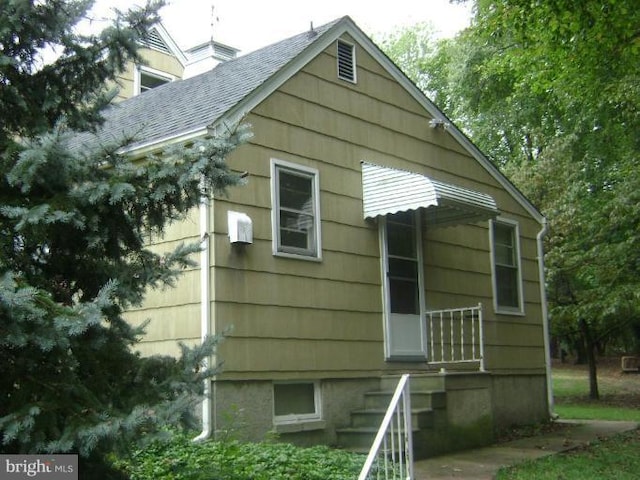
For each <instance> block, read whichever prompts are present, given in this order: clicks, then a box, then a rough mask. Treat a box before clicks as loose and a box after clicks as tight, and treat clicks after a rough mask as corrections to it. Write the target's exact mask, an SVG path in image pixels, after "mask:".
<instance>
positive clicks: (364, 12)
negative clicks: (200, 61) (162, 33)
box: [96, 0, 472, 53]
mask: <svg viewBox="0 0 640 480" xmlns="http://www.w3.org/2000/svg"><path fill="white" fill-rule="evenodd" d="M167 1H168V5H167V6H166V7H165V8H164V9H163V10H162V23H163V24H164V26H165V27H166V28H167V30H168V31H169V33H170V34H171V36H172V37H173V39H174V40H175V41H176V42H177V43H178V45H179V46H180V47H181V48H183V49H186V48H189V47H192V46H194V45H197V44H199V43H203V42H205V41H207V40H209V38H210V37H211V32H212V31H213V38H214V40H216V41H218V42H221V43H224V44H226V45H229V46H232V47H235V48H239V49H240V50H241V51H242V52H243V53H246V52H249V51H252V50H255V49H257V48H260V47H263V46H266V45H269V44H271V43H274V42H277V41H278V40H282V39H283V38H286V37H289V36H292V35H295V34H297V33H300V32H303V31H305V30H306V29H308V28H309V26H310V24H311V22H313V24H314V25H315V26H320V25H323V24H325V23H328V22H330V21H332V20H335V19H336V18H339V17H342V16H344V15H349V16H350V17H351V18H352V19H353V20H354V21H355V22H356V24H358V26H359V27H360V28H361V29H362V30H364V32H365V33H366V34H368V35H369V36H378V35H380V34H383V33H385V32H391V31H393V30H394V29H395V28H397V27H399V26H405V25H412V24H415V23H418V22H422V21H430V22H431V23H432V24H433V25H434V27H435V30H436V32H437V33H438V35H440V36H453V35H454V34H455V33H456V32H457V31H459V30H460V29H462V28H464V27H466V26H467V25H468V23H469V18H470V3H472V2H465V3H464V4H463V5H460V4H457V3H453V4H451V3H450V2H449V0H392V1H386V2H381V1H375V0H368V1H367V0H311V1H308V0H264V1H261V0H167ZM138 3H140V2H138ZM132 4H134V2H132V1H131V0H97V2H96V9H97V13H98V15H106V13H107V12H109V11H110V10H111V8H112V7H118V8H120V9H123V8H126V7H128V6H130V5H132ZM212 5H213V7H214V8H213V16H212V12H211V7H212ZM212 20H213V28H212V26H211V24H212Z"/></svg>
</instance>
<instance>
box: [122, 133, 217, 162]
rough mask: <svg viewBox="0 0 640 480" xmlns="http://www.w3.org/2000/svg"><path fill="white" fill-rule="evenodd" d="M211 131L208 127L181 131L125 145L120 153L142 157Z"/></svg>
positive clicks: (203, 135)
mask: <svg viewBox="0 0 640 480" xmlns="http://www.w3.org/2000/svg"><path fill="white" fill-rule="evenodd" d="M209 132H210V130H209V129H208V128H207V127H198V128H195V129H193V130H189V131H187V132H181V133H178V134H176V135H172V136H169V137H164V138H161V139H158V140H152V141H150V142H145V143H141V144H140V145H136V146H133V147H124V148H121V149H120V150H118V153H119V154H121V155H130V156H132V157H142V156H144V155H148V154H150V153H153V152H156V151H158V150H160V149H162V148H165V147H168V146H169V145H173V144H176V143H182V142H187V141H189V140H195V139H197V138H201V137H205V136H206V135H207V134H209Z"/></svg>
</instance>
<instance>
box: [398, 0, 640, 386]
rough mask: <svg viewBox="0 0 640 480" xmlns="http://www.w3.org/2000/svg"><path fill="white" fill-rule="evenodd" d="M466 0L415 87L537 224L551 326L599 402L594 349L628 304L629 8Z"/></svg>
mask: <svg viewBox="0 0 640 480" xmlns="http://www.w3.org/2000/svg"><path fill="white" fill-rule="evenodd" d="M475 7H476V8H475V16H474V19H473V22H472V24H471V26H470V27H469V28H468V29H467V30H466V31H464V32H462V33H461V34H460V35H458V36H457V37H456V38H455V39H452V40H445V41H441V42H439V43H438V44H437V46H436V48H435V49H432V51H433V52H434V53H433V54H432V55H430V56H429V57H428V58H426V59H424V60H423V62H422V65H423V66H422V68H421V69H420V72H419V75H420V78H419V79H418V80H416V82H417V83H418V85H424V88H425V90H426V91H427V92H430V93H432V95H433V97H434V100H435V101H436V103H437V104H438V105H440V106H441V108H443V109H444V111H445V113H447V115H449V116H450V117H451V118H452V119H453V120H454V121H455V122H457V123H459V124H460V125H461V126H462V128H463V129H464V130H465V131H466V132H467V134H468V135H469V136H470V137H471V138H472V139H473V140H474V142H476V143H477V144H478V145H479V147H480V148H481V149H482V150H483V151H484V152H485V153H487V154H488V155H489V157H490V158H491V159H492V160H493V161H494V162H495V163H496V164H497V165H498V166H499V167H500V168H502V169H503V171H504V172H505V173H506V174H507V175H508V176H509V177H510V178H511V180H512V181H514V183H515V184H516V185H517V186H518V187H519V188H520V189H521V190H522V191H523V192H524V193H525V194H527V196H528V197H529V198H530V199H532V201H533V202H534V204H536V205H537V206H538V207H539V208H540V209H541V211H542V212H543V213H544V214H545V216H546V217H547V218H548V219H549V222H550V232H549V235H548V237H547V239H546V245H545V250H546V252H547V255H546V265H547V270H548V272H547V281H548V297H549V302H550V313H551V317H552V321H553V324H554V325H555V329H556V331H560V330H561V331H563V332H565V333H568V332H570V335H571V336H572V338H574V339H578V340H579V341H580V342H581V343H582V344H583V345H584V347H585V351H586V352H587V357H588V360H589V367H590V374H591V375H590V376H591V392H590V393H591V396H592V397H594V398H597V397H598V389H597V382H596V378H597V377H596V364H595V350H596V347H597V346H598V345H599V344H602V343H605V342H606V341H607V340H610V339H611V338H613V337H615V336H619V335H620V332H621V331H627V329H628V328H629V324H630V322H631V321H635V319H637V318H638V313H640V298H639V297H638V293H637V292H639V291H640V289H639V288H638V287H640V285H639V281H640V276H639V275H638V273H639V271H638V267H639V266H640V253H639V252H640V248H638V247H639V246H640V245H639V238H638V234H637V232H638V222H639V221H640V211H638V208H637V205H638V203H637V200H638V198H637V196H638V193H637V192H638V191H639V187H640V184H639V183H638V182H639V181H640V178H639V176H638V174H637V172H636V171H637V168H636V167H635V162H636V161H637V157H638V150H639V146H640V145H639V141H638V138H639V137H638V135H637V133H636V132H637V131H638V128H639V127H640V115H638V106H639V105H640V76H639V75H638V71H637V68H635V65H638V62H639V61H640V33H639V30H638V25H640V13H639V12H638V10H637V8H636V6H635V2H633V1H631V0H605V1H602V0H585V1H582V2H573V1H570V0H539V1H535V2H522V1H519V0H503V1H495V0H478V1H477V2H476V5H475ZM426 50H427V51H429V50H428V49H426ZM391 55H392V57H393V54H391ZM408 72H409V73H411V70H408Z"/></svg>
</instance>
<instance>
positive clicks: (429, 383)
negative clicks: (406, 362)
mask: <svg viewBox="0 0 640 480" xmlns="http://www.w3.org/2000/svg"><path fill="white" fill-rule="evenodd" d="M400 377H401V375H385V376H383V377H381V378H380V390H395V388H396V386H397V385H398V382H399V381H400ZM410 385H411V390H443V391H444V390H445V375H442V374H439V373H425V374H413V375H411V378H410Z"/></svg>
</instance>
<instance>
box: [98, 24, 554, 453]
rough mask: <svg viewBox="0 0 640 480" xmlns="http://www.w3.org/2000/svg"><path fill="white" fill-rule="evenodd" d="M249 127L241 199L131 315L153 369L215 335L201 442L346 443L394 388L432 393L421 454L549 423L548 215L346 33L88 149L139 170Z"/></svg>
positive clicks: (229, 70) (206, 216)
mask: <svg viewBox="0 0 640 480" xmlns="http://www.w3.org/2000/svg"><path fill="white" fill-rule="evenodd" d="M241 118H243V119H244V121H245V122H248V123H250V124H251V125H252V131H253V138H252V139H251V141H250V142H249V143H248V144H246V145H243V146H241V147H240V148H239V149H237V151H235V152H234V153H233V154H232V155H231V156H230V157H229V158H228V162H229V164H230V165H231V166H232V168H233V169H234V170H237V171H246V172H247V173H248V181H247V184H246V185H245V186H242V187H237V188H234V189H232V190H231V191H230V192H229V196H228V197H225V198H215V199H210V201H208V202H204V203H203V205H202V206H201V208H200V209H199V211H194V212H193V215H192V216H191V217H190V219H189V220H187V221H185V222H183V223H180V224H176V225H173V226H172V227H171V229H170V230H169V231H168V232H167V234H166V236H165V238H163V239H162V240H160V241H158V243H157V245H156V248H159V249H163V248H169V247H171V246H174V245H176V244H177V243H179V242H185V241H186V242H199V241H202V245H203V253H202V255H201V258H200V267H198V268H194V269H192V270H189V271H186V272H185V274H184V276H183V277H182V279H181V281H180V283H179V284H178V286H177V287H176V288H175V289H171V290H165V291H152V292H149V295H148V297H147V300H146V302H145V304H144V306H143V307H141V308H139V309H135V310H133V311H131V312H129V318H130V320H131V322H133V323H139V322H143V321H145V320H146V319H151V323H150V324H149V326H148V329H147V331H148V333H147V335H146V337H145V339H144V342H143V343H142V345H141V347H140V348H141V351H142V352H143V353H144V354H148V355H150V354H174V353H177V351H178V348H177V343H176V342H177V341H182V342H186V343H195V342H199V341H200V339H201V338H202V336H203V335H205V334H224V337H225V339H224V341H223V343H222V344H221V345H220V347H219V350H218V352H217V357H216V358H214V359H212V362H214V363H216V364H217V363H221V364H222V368H221V372H220V374H219V375H218V376H217V377H216V379H215V381H213V382H212V384H211V385H210V387H209V388H210V394H211V395H210V399H209V400H208V401H206V402H205V403H204V405H203V433H202V435H201V437H206V436H208V435H215V434H216V433H217V432H224V431H231V430H233V431H234V434H236V435H238V436H240V437H242V438H248V439H261V438H264V436H265V435H267V434H268V433H269V432H273V431H275V432H277V433H278V434H279V436H280V438H281V439H282V440H285V441H292V442H296V443H300V444H312V443H326V444H331V445H350V444H351V443H350V442H351V440H349V436H350V435H357V434H359V433H362V432H365V431H370V430H371V427H370V426H365V425H363V424H361V422H359V421H358V420H357V418H355V417H354V416H357V415H358V412H362V411H365V410H369V411H373V410H376V409H377V408H378V407H375V405H373V404H372V403H371V401H370V399H367V395H369V396H370V397H371V395H372V394H373V396H374V397H375V398H379V397H377V396H376V394H379V393H380V392H381V391H385V390H387V389H388V388H390V385H392V384H393V382H394V379H395V378H397V376H398V375H400V374H402V373H407V372H409V373H411V374H412V389H413V391H414V392H415V393H416V395H418V394H421V393H425V394H426V393H428V392H431V393H433V392H435V393H436V395H435V396H433V395H431V393H429V395H431V396H429V399H428V400H425V402H426V403H425V404H424V405H420V404H418V403H416V405H418V406H419V407H420V408H421V415H422V417H420V419H419V422H418V424H419V428H420V429H422V430H424V432H423V431H422V430H421V432H418V434H417V436H416V438H417V440H416V441H414V443H417V444H418V449H419V450H420V452H421V453H422V454H425V455H426V454H431V453H437V452H438V451H442V450H451V449H455V448H462V447H465V446H470V445H478V444H483V443H488V442H490V441H491V440H492V437H493V432H494V431H495V430H496V429H497V428H500V427H505V426H509V425H511V424H524V423H534V422H539V421H542V420H547V419H548V418H549V415H550V411H551V408H552V405H551V400H550V399H551V392H550V384H549V375H548V373H549V371H548V366H549V355H548V345H547V342H546V338H547V323H546V322H547V320H546V308H545V298H544V290H543V279H542V276H543V268H542V248H541V239H542V236H543V235H544V231H545V220H544V218H543V217H542V215H541V214H540V213H539V212H538V211H537V210H536V209H535V207H534V206H533V205H531V203H530V202H529V201H528V200H527V199H526V198H525V197H524V196H523V195H522V194H521V193H520V192H519V191H518V190H517V189H516V188H515V187H514V186H513V185H512V184H511V183H510V182H509V181H508V180H507V179H506V178H505V177H504V176H503V175H502V174H501V173H500V172H499V171H498V170H497V169H496V168H495V167H494V166H493V165H492V164H491V163H490V162H489V161H488V160H487V158H485V157H484V155H483V154H482V153H481V152H480V151H479V150H478V149H477V148H476V147H475V146H474V145H473V144H472V143H471V142H470V141H469V139H468V138H466V137H465V136H464V135H463V134H462V133H461V132H460V131H459V130H458V129H457V128H456V127H455V126H454V125H452V124H451V123H450V122H449V120H448V119H447V118H446V117H445V116H444V115H443V114H442V112H440V110H438V108H437V107H436V106H435V105H433V103H431V102H430V101H429V100H428V99H427V98H426V97H425V96H424V95H423V94H422V93H421V92H420V91H419V90H418V89H417V88H416V86H415V85H414V84H412V83H411V82H410V81H409V80H408V79H407V78H406V77H405V76H404V75H403V74H402V73H401V71H400V70H399V69H398V68H397V67H396V66H395V65H394V64H393V63H392V62H391V61H390V60H389V58H388V57H386V56H385V55H384V54H383V53H382V52H381V51H380V50H379V49H378V47H376V46H375V44H374V43H373V42H372V41H371V40H370V39H369V38H368V37H367V36H366V35H365V34H364V33H363V32H362V31H361V30H360V29H359V28H358V27H357V26H356V25H355V24H354V22H353V21H352V20H351V19H350V18H349V17H344V18H342V19H339V20H337V21H334V22H332V23H330V24H327V25H324V26H322V27H319V28H316V29H313V30H310V31H307V32H303V33H301V34H300V35H297V36H295V37H292V38H289V39H286V40H283V41H282V42H279V43H276V44H274V45H271V46H269V47H266V48H264V49H261V50H258V51H256V52H253V53H250V54H247V55H244V56H241V57H238V58H235V59H233V60H230V61H227V62H224V63H221V64H219V65H218V66H217V67H215V68H214V69H213V70H210V71H207V72H205V73H203V74H201V75H198V76H195V77H193V78H190V79H187V80H182V81H177V82H173V83H168V84H166V85H163V86H161V87H158V88H156V89H153V90H152V91H149V92H146V93H145V94H144V95H139V96H136V97H134V98H131V99H129V100H127V101H124V102H122V103H120V104H119V105H118V106H117V107H116V108H114V109H113V110H112V111H111V112H110V113H109V116H108V119H107V122H106V124H105V127H104V130H103V133H102V134H103V135H115V134H117V133H119V132H123V131H126V130H127V128H130V129H132V130H133V129H134V128H135V129H139V128H140V125H144V129H143V130H142V133H141V136H140V140H139V141H137V142H136V143H134V144H133V145H131V147H130V150H129V151H130V153H131V155H132V156H134V157H135V156H136V155H139V154H143V153H148V152H151V151H155V150H159V149H161V148H163V147H165V146H166V145H168V144H171V143H173V142H186V141H190V140H192V139H194V138H198V137H200V136H203V135H206V134H207V133H208V132H210V131H211V130H212V129H215V128H216V127H222V126H224V125H225V124H229V123H234V122H236V121H238V120H239V119H241ZM374 403H375V402H374ZM433 412H436V413H437V415H435V414H432V413H433ZM374 413H375V412H374ZM374 423H375V422H374ZM423 427H424V428H423ZM425 432H426V433H425ZM356 443H357V442H356ZM365 443H366V442H365ZM420 445H422V446H420Z"/></svg>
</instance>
